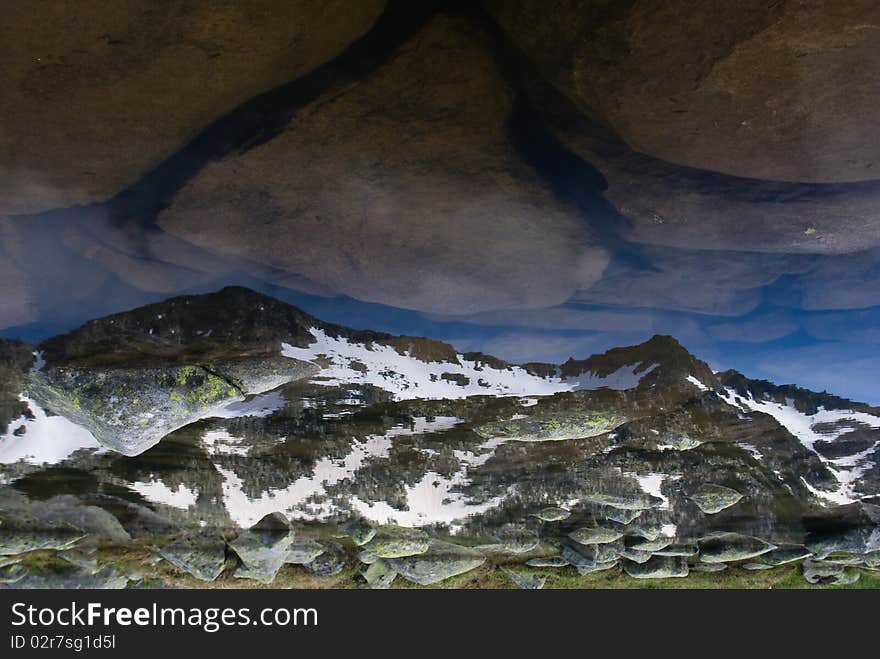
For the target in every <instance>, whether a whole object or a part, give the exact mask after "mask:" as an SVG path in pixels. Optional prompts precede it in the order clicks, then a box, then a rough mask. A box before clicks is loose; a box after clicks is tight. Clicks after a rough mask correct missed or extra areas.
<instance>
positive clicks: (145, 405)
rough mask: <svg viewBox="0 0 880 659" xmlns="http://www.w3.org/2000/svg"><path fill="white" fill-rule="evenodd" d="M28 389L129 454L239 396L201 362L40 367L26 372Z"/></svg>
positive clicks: (43, 403) (40, 400) (46, 404)
mask: <svg viewBox="0 0 880 659" xmlns="http://www.w3.org/2000/svg"><path fill="white" fill-rule="evenodd" d="M29 392H30V394H31V396H32V397H33V398H34V399H35V400H36V401H37V402H38V403H39V404H40V405H41V406H43V407H46V408H48V409H51V410H52V411H54V412H55V413H56V414H61V415H62V416H64V417H66V418H67V419H69V420H70V421H73V422H74V423H76V424H78V425H81V426H83V427H84V428H86V429H88V430H89V432H91V433H92V435H94V437H95V439H96V440H98V441H99V442H100V443H101V444H103V445H104V446H106V447H108V448H111V449H113V450H114V451H118V452H119V453H122V454H123V455H129V456H133V455H139V454H140V453H143V452H144V451H146V450H147V449H148V448H150V447H152V446H154V445H155V444H156V443H157V442H158V441H159V440H160V439H162V437H164V436H165V435H167V434H168V433H170V432H172V431H173V430H176V429H177V428H180V427H182V426H185V425H187V424H189V423H192V422H193V421H196V420H198V419H200V418H203V417H205V416H206V415H209V414H210V412H211V411H212V410H215V409H218V408H219V407H221V406H222V405H225V404H228V403H231V402H233V401H237V400H243V399H244V396H243V395H242V392H241V391H240V390H239V389H237V388H236V387H235V386H234V385H233V384H232V383H230V382H229V381H228V380H225V379H223V378H221V377H218V376H217V375H215V374H214V373H213V372H210V371H209V370H207V369H205V368H203V367H201V366H173V367H166V368H137V369H82V368H67V367H65V368H51V369H43V370H41V371H38V372H34V373H32V374H31V379H30V384H29Z"/></svg>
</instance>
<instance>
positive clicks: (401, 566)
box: [388, 540, 486, 586]
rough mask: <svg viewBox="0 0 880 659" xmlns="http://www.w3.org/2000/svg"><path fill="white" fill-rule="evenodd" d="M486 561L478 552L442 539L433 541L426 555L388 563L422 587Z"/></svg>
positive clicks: (468, 570) (397, 559)
mask: <svg viewBox="0 0 880 659" xmlns="http://www.w3.org/2000/svg"><path fill="white" fill-rule="evenodd" d="M485 560H486V559H485V558H484V557H483V556H481V555H480V554H479V553H478V552H476V551H474V550H472V549H468V548H466V547H460V546H459V545H454V544H451V543H448V542H442V541H440V540H432V541H431V545H430V547H429V548H428V551H426V552H425V553H423V554H419V555H416V556H406V557H403V558H393V559H390V560H389V561H388V563H389V565H390V566H391V567H392V568H393V569H394V571H395V572H397V573H398V574H400V576H402V577H403V578H405V579H408V580H409V581H413V582H415V583H417V584H420V585H422V586H429V585H431V584H435V583H438V582H440V581H443V580H444V579H448V578H449V577H454V576H456V575H459V574H464V573H465V572H470V571H471V570H473V569H475V568H477V567H479V566H480V565H482V564H483V563H484V562H485Z"/></svg>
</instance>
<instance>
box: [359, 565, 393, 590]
mask: <svg viewBox="0 0 880 659" xmlns="http://www.w3.org/2000/svg"><path fill="white" fill-rule="evenodd" d="M362 574H363V575H364V579H365V580H366V582H367V584H369V586H370V588H372V589H373V590H387V589H388V588H391V584H392V583H393V582H394V578H395V577H396V576H397V572H395V571H394V569H393V568H392V567H391V565H389V564H388V562H387V561H385V560H382V559H379V560H377V561H376V562H374V563H372V564H370V565H369V566H368V567H367V569H366V570H364V571H363V573H362Z"/></svg>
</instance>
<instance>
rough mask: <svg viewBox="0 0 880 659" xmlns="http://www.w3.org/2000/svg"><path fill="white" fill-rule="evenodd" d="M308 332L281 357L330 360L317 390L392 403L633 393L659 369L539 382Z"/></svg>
mask: <svg viewBox="0 0 880 659" xmlns="http://www.w3.org/2000/svg"><path fill="white" fill-rule="evenodd" d="M310 332H311V333H312V336H314V337H315V341H314V343H312V344H311V345H310V346H308V347H307V348H297V347H295V346H292V345H290V344H288V343H283V344H282V346H281V348H282V349H281V354H282V355H283V356H284V357H290V358H292V359H299V360H301V361H306V362H311V363H314V364H316V365H319V364H317V362H316V360H319V359H320V358H325V359H327V360H329V362H330V366H329V367H327V368H322V370H321V372H320V373H319V374H318V376H316V378H315V379H314V380H313V381H314V382H315V383H316V384H325V385H328V386H336V385H343V384H370V385H373V386H376V387H379V388H381V389H384V390H385V391H388V392H390V393H391V394H393V395H394V397H395V399H396V400H407V399H413V398H430V399H444V398H445V399H453V398H466V397H467V396H478V395H484V396H485V395H494V396H529V395H531V396H547V395H552V394H555V393H558V392H562V391H575V390H580V389H600V388H602V387H608V388H609V389H618V390H623V389H631V388H633V387H635V386H637V385H638V383H639V381H640V380H641V379H642V377H644V376H645V375H646V374H648V373H650V372H651V371H652V370H654V369H655V368H656V367H657V364H652V365H650V366H648V367H647V368H644V369H642V364H641V363H639V364H628V365H626V366H622V367H621V368H620V369H618V370H617V371H615V372H613V373H610V374H608V375H606V376H598V375H596V374H594V373H582V374H581V375H579V376H577V377H574V378H562V377H561V376H560V375H559V374H558V373H557V374H556V375H553V376H550V377H546V378H543V377H540V376H538V375H533V374H531V373H529V372H528V371H526V370H525V369H524V368H522V367H520V366H511V367H510V368H505V369H497V368H492V367H491V366H488V365H486V364H483V365H482V366H480V364H479V363H478V362H476V361H470V360H467V359H465V358H464V356H462V355H457V358H458V363H450V362H425V361H422V360H420V359H416V358H415V357H412V356H411V355H410V354H409V353H408V352H407V353H405V354H400V353H399V352H398V351H397V350H395V349H394V348H392V347H391V346H386V345H380V344H370V345H366V344H363V343H351V342H349V340H348V339H346V338H334V337H331V336H328V334H327V333H326V332H325V331H324V330H321V329H318V328H312V329H311V330H310ZM640 369H642V370H641V371H640ZM639 371H640V372H639ZM443 374H447V376H454V377H457V376H464V377H465V378H467V383H466V384H459V383H458V382H455V381H454V380H450V379H444V378H443V377H442V376H443ZM458 379H461V378H460V377H458Z"/></svg>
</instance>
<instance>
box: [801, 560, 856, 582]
mask: <svg viewBox="0 0 880 659" xmlns="http://www.w3.org/2000/svg"><path fill="white" fill-rule="evenodd" d="M802 569H803V573H804V579H806V580H807V581H808V582H809V583H811V584H826V585H830V584H833V585H837V586H845V585H848V584H851V583H855V582H856V581H858V579H859V571H858V570H854V569H851V568H847V567H846V566H844V565H835V564H833V563H826V562H824V561H812V560H806V561H804V563H803V566H802Z"/></svg>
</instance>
